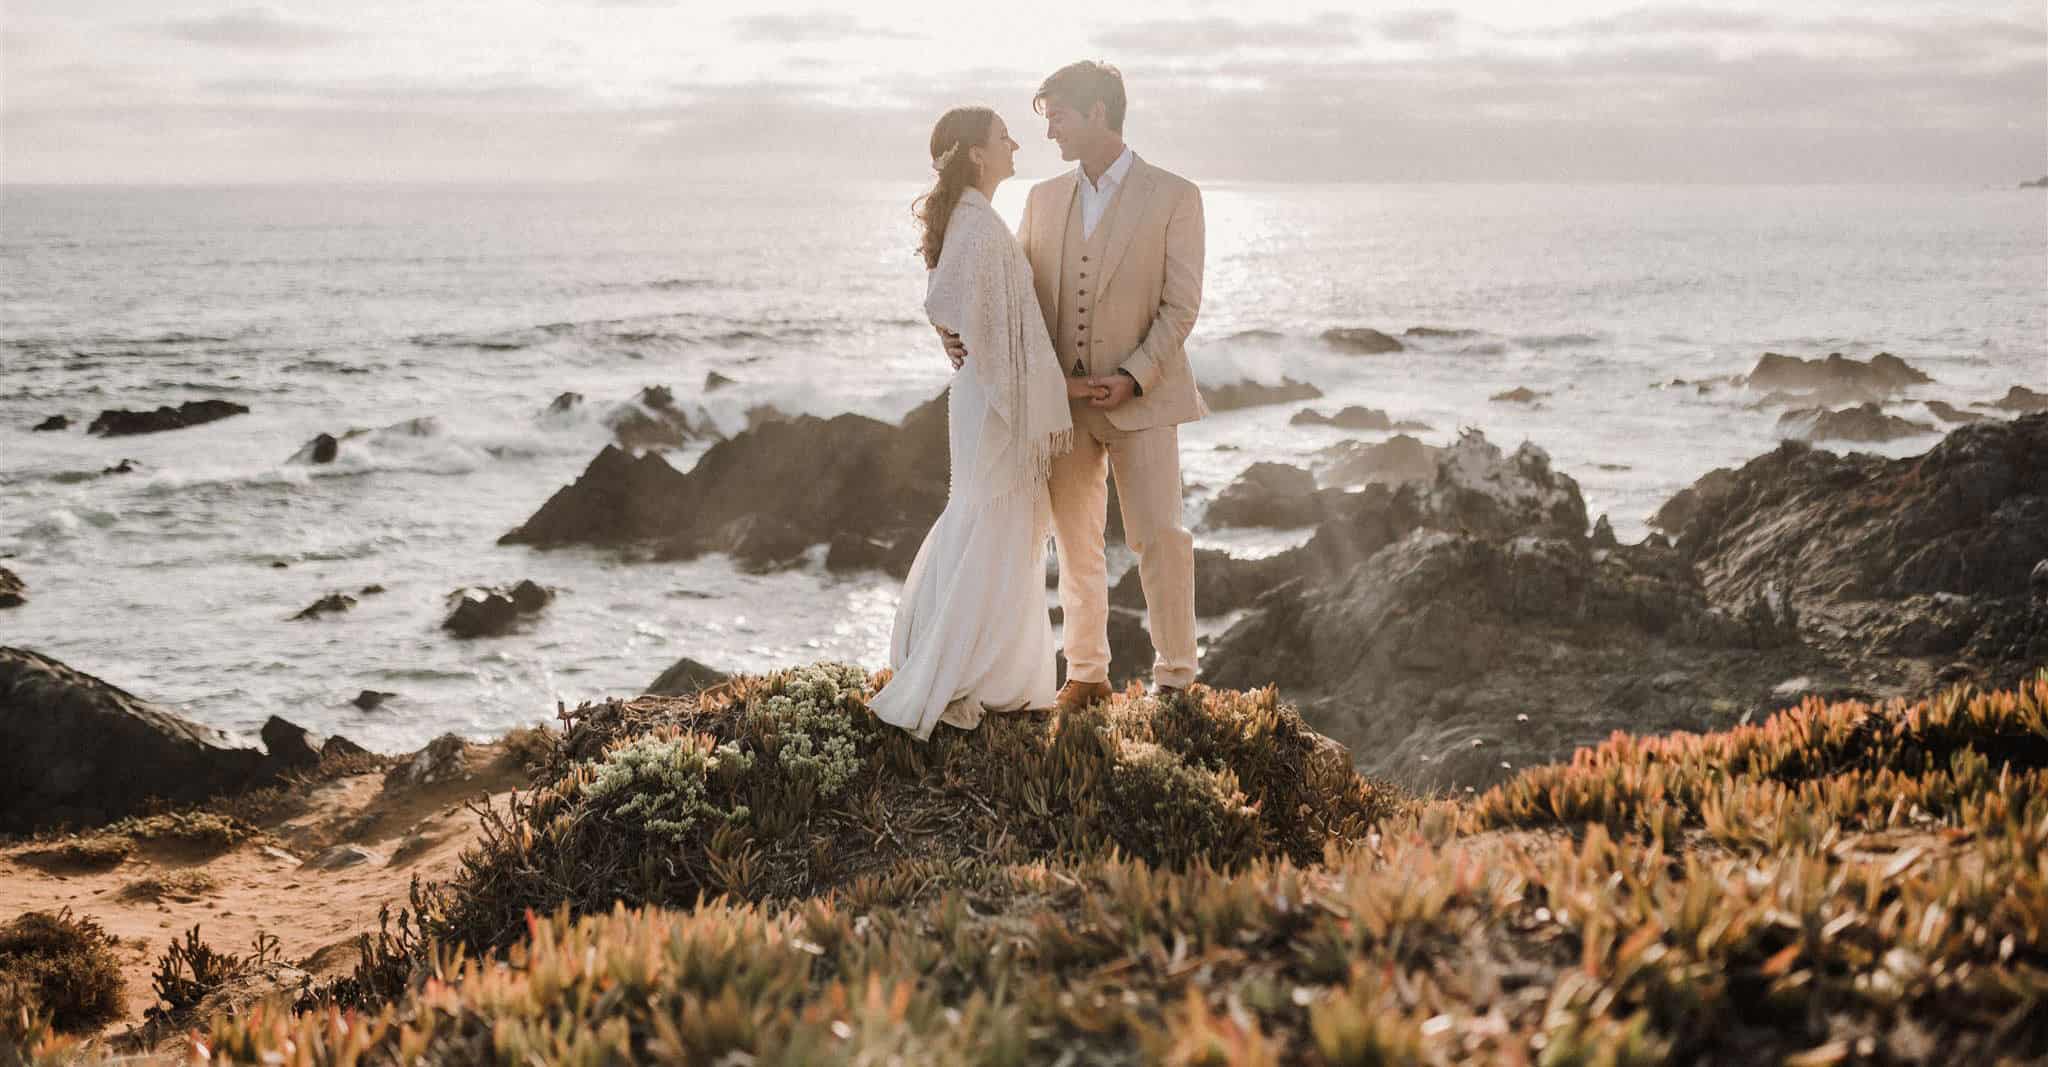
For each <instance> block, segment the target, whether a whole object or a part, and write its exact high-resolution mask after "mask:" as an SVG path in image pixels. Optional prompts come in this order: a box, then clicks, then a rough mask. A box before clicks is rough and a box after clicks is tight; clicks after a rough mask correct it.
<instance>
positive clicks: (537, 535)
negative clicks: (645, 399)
mask: <svg viewBox="0 0 2048 1067" xmlns="http://www.w3.org/2000/svg"><path fill="white" fill-rule="evenodd" d="M947 462H948V461H947V445H946V401H945V396H944V395H943V394H941V395H940V396H939V397H938V398H936V399H934V400H932V401H930V402H928V403H926V404H924V405H922V406H920V407H919V408H918V409H917V410H915V411H912V412H911V413H910V415H909V416H907V417H906V418H905V419H904V420H903V424H902V425H901V426H900V427H899V426H891V425H889V424H888V423H885V422H880V421H877V420H875V419H870V418H867V417H864V416H860V415H840V416H838V417H836V418H832V419H819V418H816V417H814V416H809V415H803V416H797V417H795V418H791V419H787V420H783V421H776V422H767V423H762V424H760V425H757V426H754V427H752V428H750V429H748V430H746V431H745V432H743V433H741V434H739V435H738V436H736V437H734V438H732V439H730V440H726V441H721V442H719V443H718V444H715V445H713V446H711V448H710V450H709V451H707V452H705V453H704V456H703V458H701V459H700V460H698V461H697V465H696V466H695V467H693V468H691V469H690V471H689V472H688V473H684V472H680V471H677V470H676V469H675V468H674V467H671V466H669V464H668V462H667V461H666V460H665V459H663V458H662V457H661V456H659V455H654V454H648V455H644V456H639V457H637V458H636V457H634V456H632V455H629V454H628V453H626V452H624V451H622V450H620V449H618V448H614V447H607V448H606V449H605V450H604V451H602V452H600V453H598V456H597V458H596V459H594V460H592V461H591V463H590V466H589V467H588V468H586V469H585V470H584V472H583V474H582V475H581V476H580V477H578V478H577V479H576V481H575V482H574V483H573V484H571V485H569V486H568V487H566V488H564V489H561V490H559V491H558V492H556V493H555V494H554V496H553V497H551V498H550V499H549V500H548V501H547V503H546V504H544V505H542V506H541V508H540V510H539V511H537V512H535V513H534V514H533V516H532V517H531V518H529V519H527V521H526V522H525V523H524V524H523V525H521V526H520V527H519V528H517V529H515V530H513V531H511V532H509V533H507V534H506V535H505V536H504V537H502V538H500V539H499V543H501V544H527V545H534V546H536V547H541V548H547V547H554V546H558V545H570V544H593V545H602V546H611V547H620V548H624V547H627V546H634V545H645V546H650V547H652V548H654V549H655V550H656V551H657V552H658V553H659V554H660V555H661V556H662V557H663V558H670V559H680V558H689V557H692V556H696V555H701V554H703V553H705V552H714V551H721V550H723V546H726V545H729V544H732V543H734V535H735V530H734V528H733V526H732V524H733V523H734V522H735V521H736V520H738V519H741V518H744V517H747V516H764V517H768V518H773V519H776V520H779V521H780V522H781V523H784V524H787V525H786V526H785V527H780V528H778V529H780V530H783V531H784V532H785V533H784V534H778V543H780V538H781V537H782V536H785V535H786V536H788V537H789V538H791V539H795V538H801V540H802V541H803V542H804V543H805V544H807V545H810V544H826V543H830V542H832V541H834V540H835V539H839V538H841V537H842V536H852V537H861V538H866V539H870V540H873V541H878V542H881V543H884V544H889V545H898V544H899V543H900V539H901V538H904V537H913V538H922V537H923V535H924V533H925V531H926V530H927V529H929V528H930V526H931V524H932V522H933V520H935V519H936V518H937V517H938V514H939V512H940V510H941V509H943V508H944V507H945V502H946V492H947V481H948V470H947ZM787 531H794V532H793V533H788V532H787ZM743 543H744V542H743ZM913 543H914V542H913ZM767 554H768V555H774V553H767ZM899 557H900V554H892V557H891V558H892V559H893V558H899Z"/></svg>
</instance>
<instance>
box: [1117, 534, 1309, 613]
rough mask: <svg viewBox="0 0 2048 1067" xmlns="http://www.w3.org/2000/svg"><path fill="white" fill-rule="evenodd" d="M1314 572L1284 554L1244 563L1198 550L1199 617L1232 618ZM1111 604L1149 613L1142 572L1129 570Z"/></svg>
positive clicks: (1304, 562)
mask: <svg viewBox="0 0 2048 1067" xmlns="http://www.w3.org/2000/svg"><path fill="white" fill-rule="evenodd" d="M1309 569H1310V564H1309V562H1308V560H1307V557H1306V556H1304V555H1301V554H1299V553H1294V554H1288V553H1283V554H1281V555H1277V556H1267V557H1265V558H1263V559H1240V558H1238V557H1236V556H1233V555H1231V554H1230V553H1228V552H1223V551H1219V550H1217V549H1213V548H1197V549H1195V614H1196V615H1198V616H1201V617H1203V618H1208V617H1211V616H1216V615H1228V614H1230V613H1231V612H1233V611H1237V610H1239V609H1242V608H1246V607H1250V606H1251V604H1252V602H1253V601H1256V600H1257V599H1258V598H1260V597H1261V596H1264V595H1265V594H1266V593H1267V592H1268V591H1269V590H1271V589H1273V588H1274V587H1276V586H1279V585H1281V584H1283V583H1285V582H1288V581H1291V580H1293V579H1296V578H1299V577H1301V576H1302V575H1303V574H1304V573H1307V572H1308V570H1309ZM1109 602H1110V604H1112V605H1114V606H1116V607H1119V608H1128V609H1130V610H1132V611H1143V610H1144V609H1145V589H1144V581H1143V579H1142V578H1141V577H1140V576H1139V574H1138V568H1136V567H1132V568H1130V569H1129V570H1126V571H1125V572H1124V574H1123V577H1122V578H1119V579H1117V583H1116V586H1115V587H1114V588H1112V589H1111V590H1110V591H1109Z"/></svg>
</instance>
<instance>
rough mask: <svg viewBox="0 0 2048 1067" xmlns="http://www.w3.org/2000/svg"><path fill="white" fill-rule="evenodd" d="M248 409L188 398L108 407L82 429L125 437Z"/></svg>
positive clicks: (193, 423) (238, 405) (178, 428)
mask: <svg viewBox="0 0 2048 1067" xmlns="http://www.w3.org/2000/svg"><path fill="white" fill-rule="evenodd" d="M248 413H249V409H248V408H247V407H244V406H243V405H241V404H236V403H233V402H230V401H227V400H188V401H186V402H185V403H183V404H180V405H178V406H177V407H168V406H166V407H160V408H157V409H156V410H155V411H122V410H115V409H112V408H109V409H108V410H106V411H102V412H100V414H99V417H98V418H96V419H94V420H92V425H90V426H88V427H86V429H85V432H86V433H89V434H98V435H100V436H102V437H125V436H128V435H130V434H139V433H162V432H163V431H165V430H182V429H184V428H185V427H187V426H198V425H200V424H201V423H208V422H214V421H216V420H218V419H225V418H227V417H228V416H230V415H246V414H248Z"/></svg>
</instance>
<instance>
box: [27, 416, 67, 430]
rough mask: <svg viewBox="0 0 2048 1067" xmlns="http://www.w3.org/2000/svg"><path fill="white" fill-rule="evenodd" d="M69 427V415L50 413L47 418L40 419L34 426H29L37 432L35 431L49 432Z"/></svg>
mask: <svg viewBox="0 0 2048 1067" xmlns="http://www.w3.org/2000/svg"><path fill="white" fill-rule="evenodd" d="M70 427H71V418H70V416H68V415H52V416H50V417H49V418H47V419H44V420H43V421H41V422H39V423H36V424H35V425H34V426H32V427H30V429H32V430H34V431H35V432H37V433H49V432H51V431H53V430H65V429H69V428H70Z"/></svg>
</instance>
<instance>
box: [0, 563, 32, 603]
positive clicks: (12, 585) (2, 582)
mask: <svg viewBox="0 0 2048 1067" xmlns="http://www.w3.org/2000/svg"><path fill="white" fill-rule="evenodd" d="M26 603H28V583H26V582H24V581H22V580H21V576H20V575H18V574H15V573H14V572H13V571H11V570H8V569H7V568H5V567H0V608H18V607H20V606H22V605H23V604H26Z"/></svg>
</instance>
